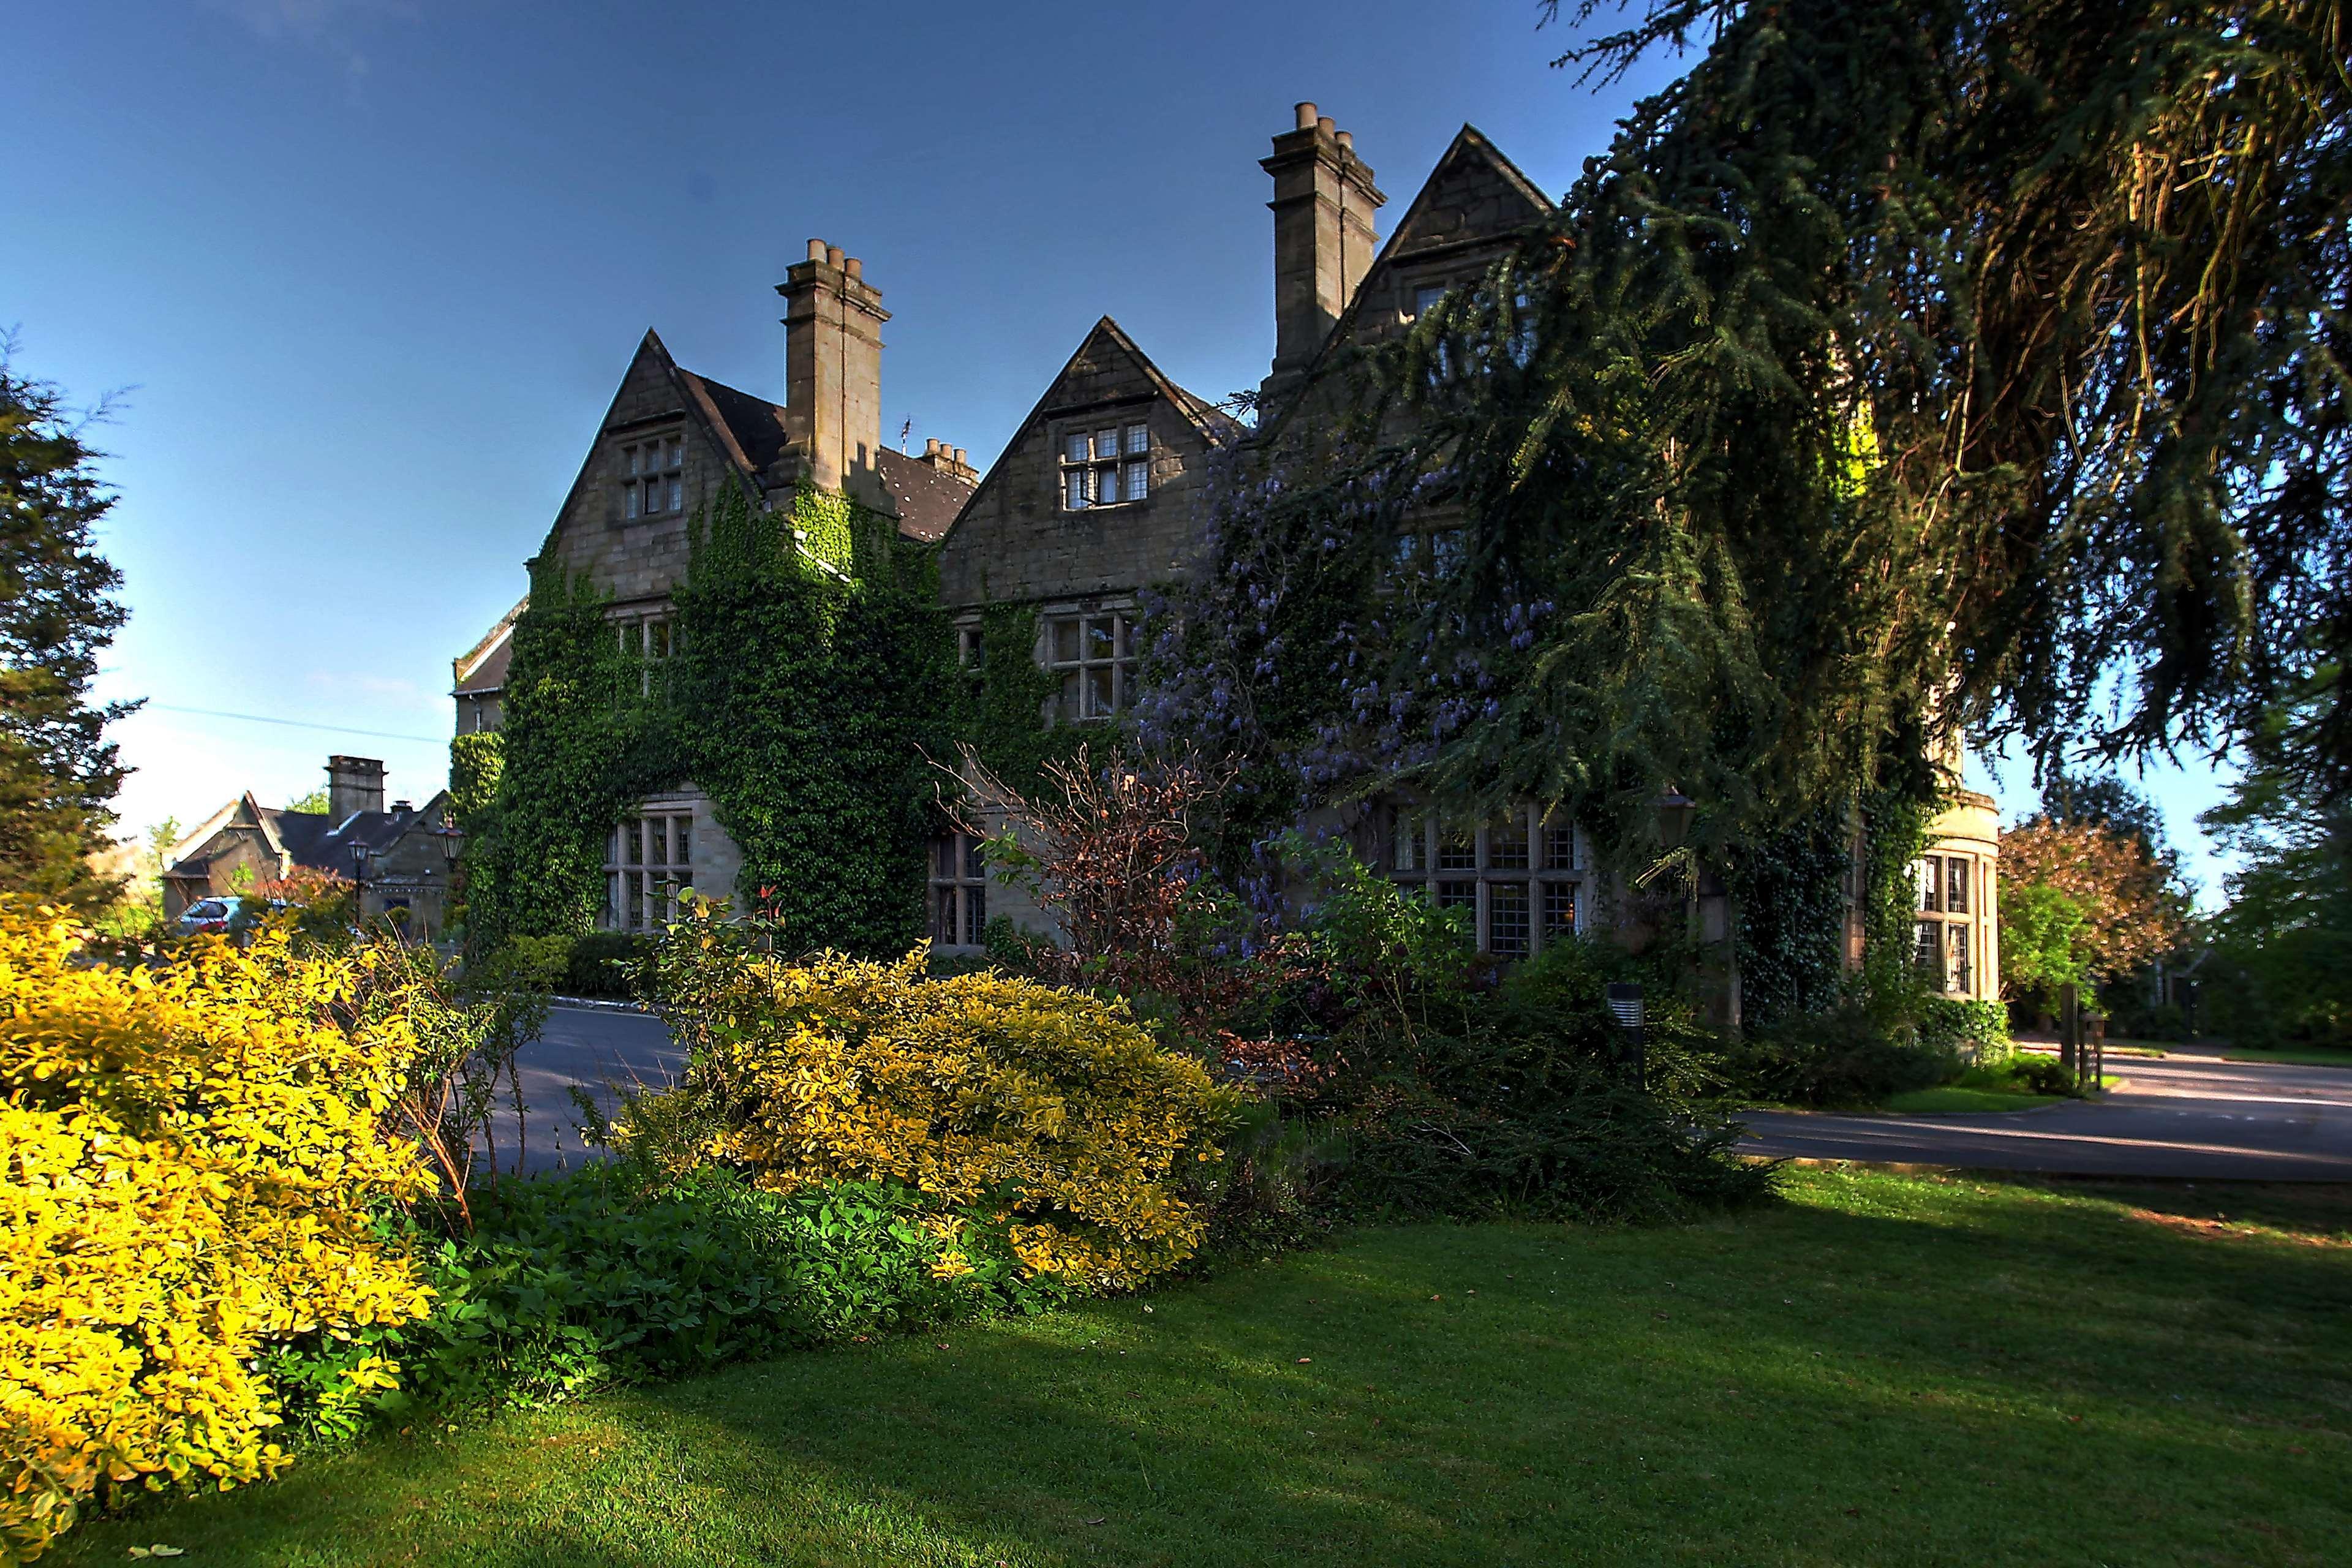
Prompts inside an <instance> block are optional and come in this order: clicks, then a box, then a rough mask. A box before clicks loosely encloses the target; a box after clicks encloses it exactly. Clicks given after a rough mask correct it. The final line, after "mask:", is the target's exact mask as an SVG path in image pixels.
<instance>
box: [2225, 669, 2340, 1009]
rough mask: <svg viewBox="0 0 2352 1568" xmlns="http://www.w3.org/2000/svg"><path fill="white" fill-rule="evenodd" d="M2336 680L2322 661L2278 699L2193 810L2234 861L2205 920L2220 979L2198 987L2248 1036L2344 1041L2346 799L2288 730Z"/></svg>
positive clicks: (2298, 727)
mask: <svg viewBox="0 0 2352 1568" xmlns="http://www.w3.org/2000/svg"><path fill="white" fill-rule="evenodd" d="M2339 689H2340V676H2339V672H2338V671H2337V670H2336V668H2326V669H2323V670H2320V671H2317V672H2315V676H2314V678H2313V679H2312V680H2311V681H2309V682H2308V683H2306V685H2305V687H2304V688H2303V689H2301V690H2299V691H2296V692H2294V693H2292V694H2290V695H2289V696H2288V697H2286V698H2285V699H2283V700H2281V701H2280V702H2279V704H2278V705H2277V707H2276V708H2275V709H2274V710H2273V712H2272V714H2271V715H2270V718H2269V721H2268V722H2267V723H2266V724H2265V725H2264V726H2263V728H2262V729H2261V730H2260V731H2256V733H2255V734H2254V735H2253V736H2252V738H2251V740H2250V741H2249V742H2248V744H2247V753H2248V757H2247V762H2248V765H2247V768H2246V771H2245V773H2244V776H2243V777H2242V779H2241V780H2240V781H2239V783H2238V784H2237V785H2236V786H2235V787H2234V788H2233V789H2232V790H2231V796H2230V799H2229V800H2228V801H2226V802H2225V803H2223V804H2222V805H2219V806H2216V807H2214V808H2213V809H2212V810H2211V811H2209V812H2207V813H2205V814H2204V816H2201V817H2200V818H2199V819H2198V820H2199V821H2200V823H2201V824H2203V826H2205V827H2206V829H2207V830H2208V831H2210V832H2211V833H2212V834H2213V835H2214V836H2215V837H2217V838H2219V839H2220V840H2221V844H2222V846H2223V847H2224V848H2226V849H2228V850H2229V851H2231V853H2232V854H2234V855H2235V856H2236V857H2237V858H2238V861H2239V867H2238V869H2236V870H2234V871H2232V872H2231V873H2230V874H2229V876H2228V877H2227V878H2225V879H2224V886H2225V887H2226V889H2227V890H2228V892H2229V897H2230V902H2229V904H2228V906H2227V907H2226V908H2225V909H2223V910H2222V911H2221V914H2219V915H2218V916H2216V917H2215V918H2214V919H2213V920H2212V921H2211V922H2210V931H2211V934H2212V936H2213V938H2214V943H2215V946H2216V948H2217V949H2218V950H2219V953H2220V956H2221V959H2222V960H2223V962H2222V963H2221V965H2219V966H2217V967H2218V968H2219V969H2220V970H2221V973H2222V976H2223V978H2222V979H2221V983H2220V984H2216V985H2213V986H2210V987H2209V988H2208V994H2209V995H2210V996H2212V997H2213V999H2214V1000H2215V1002H2216V1003H2217V1004H2218V1005H2219V1008H2218V1010H2219V1011H2220V1012H2221V1015H2222V1016H2220V1017H2219V1018H2217V1020H2216V1022H2218V1023H2220V1024H2221V1026H2222V1027H2224V1028H2226V1029H2229V1030H2231V1032H2232V1033H2234V1034H2236V1035H2238V1036H2240V1037H2242V1038H2244V1039H2247V1040H2249V1041H2259V1040H2263V1039H2284V1040H2305V1041H2312V1042H2315V1043H2320V1044H2326V1045H2338V1046H2342V1045H2352V800H2347V797H2346V795H2344V794H2343V792H2342V791H2340V790H2337V789H2336V788H2334V787H2333V784H2332V781H2331V780H2329V779H2328V777H2327V776H2326V770H2325V769H2324V768H2322V767H2321V766H2319V765H2318V764H2317V763H2316V762H2315V759H2314V758H2313V757H2312V755H2311V753H2310V751H2309V750H2308V748H2307V747H2305V746H2304V745H2302V744H2301V743H2299V742H2298V740H2297V739H2296V737H2297V735H2298V732H2299V731H2307V730H2308V729H2309V728H2310V727H2311V726H2313V725H2314V724H2315V722H2316V721H2315V716H2314V714H2313V713H2312V711H2311V710H2314V709H2316V708H2320V707H2323V706H2325V705H2327V704H2330V703H2333V702H2335V701H2336V700H2339V699H2338V691H2339Z"/></svg>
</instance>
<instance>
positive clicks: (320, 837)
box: [164, 789, 449, 878]
mask: <svg viewBox="0 0 2352 1568" xmlns="http://www.w3.org/2000/svg"><path fill="white" fill-rule="evenodd" d="M448 804H449V792H448V791H447V790H446V789H445V790H441V791H438V792H436V794H435V795H434V796H433V798H432V799H430V800H428V801H426V802H425V804H424V805H421V806H411V807H410V808H409V809H408V810H406V811H354V812H350V813H347V814H345V815H344V816H340V817H338V816H333V815H331V814H330V813H327V812H323V811H288V810H285V809H283V808H282V807H278V806H274V805H262V804H261V803H260V802H258V801H257V800H255V799H254V798H253V794H252V792H251V791H249V790H248V791H247V792H246V793H245V794H244V795H239V796H238V797H237V798H236V799H235V800H233V801H230V802H229V803H228V804H227V805H224V806H222V807H221V808H220V809H219V810H218V811H216V812H215V813H213V814H212V816H208V817H206V818H205V821H204V823H203V824H202V825H201V826H198V827H197V828H196V830H195V831H194V832H193V833H191V834H189V835H188V836H187V837H184V838H183V839H181V840H180V842H179V843H178V844H176V845H174V846H173V848H172V853H171V855H170V858H169V864H168V865H167V866H166V868H165V870H164V875H165V876H175V877H182V878H195V877H198V876H201V875H203V874H204V873H205V869H206V862H207V861H208V860H209V859H210V858H211V857H210V847H211V846H212V845H213V843H214V842H215V840H216V839H218V838H219V837H220V836H221V835H222V834H223V833H226V832H230V831H233V830H237V829H242V830H243V831H245V832H247V833H252V834H257V835H259V837H260V838H261V840H262V842H263V843H264V844H265V845H266V846H268V849H269V851H270V853H271V854H272V855H274V856H276V857H277V858H278V859H279V860H281V861H291V862H292V863H293V864H295V865H297V866H309V867H311V868H314V869H317V870H320V871H332V872H334V873H335V874H336V875H338V876H349V875H350V874H351V869H352V845H354V844H363V845H365V846H366V847H367V848H368V852H369V853H370V854H372V855H380V854H382V853H383V852H384V851H385V850H388V849H390V848H391V847H393V846H394V844H397V843H398V842H400V840H401V839H402V838H404V837H406V836H407V835H408V834H409V833H411V832H413V831H415V829H416V828H418V827H420V826H421V827H424V828H425V829H427V830H428V831H432V830H437V829H438V828H439V826H440V824H441V819H442V817H443V816H444V815H446V812H447V810H448Z"/></svg>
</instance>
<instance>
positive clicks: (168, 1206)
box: [0, 898, 430, 1562]
mask: <svg viewBox="0 0 2352 1568" xmlns="http://www.w3.org/2000/svg"><path fill="white" fill-rule="evenodd" d="M353 984H354V975H353V960H352V957H351V956H350V955H348V954H345V955H334V954H328V953H323V952H315V951H310V952H305V951H298V950H297V949H296V948H295V947H294V946H293V945H292V944H291V942H290V939H289V935H288V934H287V933H286V932H285V931H264V932H262V933H261V934H259V935H258V936H257V938H256V939H255V941H254V942H253V944H252V946H251V947H250V948H248V949H245V950H241V951H240V950H238V949H236V948H232V947H229V946H227V945H226V944H224V943H220V942H202V943H199V944H196V945H195V946H194V948H193V949H192V950H190V952H188V953H186V954H185V955H184V956H183V957H182V958H180V959H179V960H178V961H177V962H175V963H172V964H170V965H168V966H164V967H160V968H154V969H128V970H125V969H116V968H110V967H107V966H103V965H97V964H90V963H87V961H86V959H85V956H84V955H83V954H82V953H81V952H80V951H79V947H78V945H77V942H76V940H75V938H74V936H73V934H72V925H71V921H70V919H69V917H68V915H67V914H66V913H65V912H64V911H62V910H51V909H35V908H32V907H30V906H28V905H26V904H25V903H24V902H22V901H20V900H9V899H5V898H0V1167H4V1168H5V1173H6V1179H5V1182H0V1561H16V1562H21V1561H28V1560H30V1559H31V1558H33V1557H36V1556H37V1555H39V1554H40V1552H42V1551H43V1549H44V1548H45V1547H46V1546H47V1543H48V1542H50V1541H51V1540H52V1539H54V1538H55V1537H56V1536H57V1535H58V1532H59V1531H63V1530H65V1529H66V1528H67V1527H68V1525H70V1524H71V1523H72V1521H73V1519H74V1516H75V1513H76V1511H77V1510H78V1509H79V1506H80V1505H81V1503H82V1502H83V1500H86V1499H88V1498H89V1497H91V1496H92V1495H93V1494H94V1493H97V1492H99V1491H100V1490H102V1489H109V1488H113V1487H121V1486H125V1485H129V1484H131V1483H134V1482H137V1483H142V1484H144V1485H146V1486H148V1487H151V1488H157V1487H163V1486H166V1485H170V1484H173V1483H178V1482H190V1481H205V1482H211V1483H216V1484H218V1485H219V1486H221V1487H223V1488H226V1487H229V1486H232V1485H234V1484H236V1483H237V1482H240V1481H249V1480H254V1479H259V1478H261V1477H265V1476H268V1475H270V1474H272V1473H274V1472H275V1471H276V1470H277V1469H278V1468H280V1467H281V1466H282V1465H283V1464H284V1463H285V1456H284V1454H283V1452H282V1451H281V1449H280V1448H279V1447H278V1445H277V1444H275V1443H272V1442H268V1441H266V1440H265V1439H266V1436H267V1435H268V1432H269V1431H270V1429H271V1428H272V1427H273V1426H276V1425H277V1424H278V1398H277V1395H276V1394H275V1392H274V1390H273V1388H272V1386H271V1384H270V1383H269V1382H268V1379H267V1378H266V1377H265V1376H264V1375H263V1374H261V1373H258V1372H257V1371H256V1370H255V1369H254V1363H256V1361H257V1359H258V1358H259V1357H260V1356H261V1355H262V1354H263V1353H264V1352H265V1351H266V1350H268V1348H269V1347H270V1346H271V1345H272V1344H273V1343H275V1342H279V1341H282V1340H287V1339H290V1338H292V1337H295V1336H299V1335H303V1334H308V1333H315V1332H318V1331H321V1330H324V1331H328V1332H330V1333H332V1332H337V1331H346V1332H348V1331H354V1330H356V1329H358V1328H360V1327H361V1326H362V1325H371V1324H386V1323H394V1322H398V1321H404V1320H407V1319H411V1318H415V1317H416V1316H419V1315H421V1314H422V1313H424V1312H425V1310H426V1306H427V1292H426V1291H425V1289H424V1288H423V1287H422V1286H421V1285H420V1283H419V1280H418V1278H417V1276H416V1274H415V1271H414V1269H413V1268H412V1266H411V1264H410V1262H409V1260H408V1259H407V1258H405V1257H404V1256H403V1255H401V1254H400V1253H399V1252H398V1251H397V1250H396V1249H393V1248H388V1247H385V1246H383V1244H382V1243H381V1242H380V1241H379V1240H377V1239H376V1237H374V1235H373V1231H372V1229H371V1226H370V1220H369V1214H368V1210H369V1208H370V1206H371V1205H373V1203H375V1202H376V1200H380V1199H387V1198H388V1199H395V1200H397V1199H405V1198H409V1197H412V1196H414V1195H416V1194H421V1193H423V1192H424V1191H425V1190H426V1189H427V1188H428V1187H429V1185H430V1182H429V1179H428V1177H427V1176H426V1174H425V1172H424V1170H423V1169H422V1167H421V1166H420V1165H419V1163H418V1160H417V1156H416V1152H415V1149H414V1147H413V1146H411V1145H409V1144H407V1143H406V1142H402V1141H397V1140H391V1139H386V1138H383V1137H381V1136H379V1133H378V1121H379V1118H381V1117H383V1115H384V1114H385V1113H386V1110H387V1108H388V1107H389V1106H390V1105H391V1103H392V1101H393V1099H394V1093H395V1091H396V1089H397V1088H398V1086H399V1084H400V1081H401V1079H402V1077H403V1074H404V1070H405V1066H406V1061H407V1058H408V1057H409V1056H410V1054H411V1052H412V1049H413V1047H414V1040H413V1037H412V1034H411V1032H410V1031H409V1030H408V1028H407V1027H406V1026H405V1025H404V1022H403V1021H402V1020H401V1019H399V1018H398V1017H386V1018H381V1019H378V1020H376V1021H374V1022H372V1023H366V1024H362V1023H360V1022H358V1021H357V1020H358V1015H356V1014H355V1013H353V1012H352V1010H351V1009H350V1002H351V998H352V990H353ZM394 1371H395V1369H394V1367H393V1366H392V1365H391V1364H390V1363H388V1362H386V1361H384V1360H383V1359H382V1358H380V1357H378V1358H368V1359H363V1360H361V1361H358V1362H355V1363H352V1365H350V1366H349V1367H348V1368H347V1369H345V1371H344V1373H342V1375H343V1376H344V1378H345V1379H346V1380H347V1381H348V1382H349V1383H350V1384H352V1385H354V1386H355V1387H368V1386H385V1385H388V1384H390V1383H391V1382H392V1381H393V1378H394Z"/></svg>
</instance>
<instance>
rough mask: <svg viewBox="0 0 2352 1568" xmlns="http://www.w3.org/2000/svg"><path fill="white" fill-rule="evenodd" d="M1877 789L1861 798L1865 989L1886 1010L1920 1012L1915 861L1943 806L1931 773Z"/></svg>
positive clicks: (1922, 1006) (1922, 992) (1922, 990)
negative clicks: (1916, 947)
mask: <svg viewBox="0 0 2352 1568" xmlns="http://www.w3.org/2000/svg"><path fill="white" fill-rule="evenodd" d="M1918 771H1919V773H1920V774H1922V775H1927V776H1922V777H1915V778H1910V779H1906V780H1905V781H1903V782H1901V783H1898V784H1892V785H1890V786H1888V787H1885V788H1881V789H1878V790H1874V791H1873V792H1872V793H1871V794H1870V795H1865V796H1864V800H1863V823H1864V830H1865V834H1864V840H1863V895H1862V897H1863V910H1862V921H1863V958H1862V984H1863V989H1864V993H1865V994H1866V995H1867V996H1868V997H1869V998H1870V1000H1871V1001H1872V1002H1873V1003H1874V1004H1875V1005H1877V1006H1879V1007H1880V1008H1881V1009H1882V1010H1885V1011H1888V1012H1895V1013H1900V1014H1902V1015H1905V1016H1913V1017H1916V1016H1920V1015H1921V1014H1922V1013H1923V1012H1924V1010H1925V1005H1926V998H1927V987H1926V984H1925V982H1924V981H1923V980H1922V979H1921V978H1920V975H1919V970H1918V965H1917V963H1916V962H1915V959H1914V952H1915V949H1914V944H1913V940H1912V938H1913V933H1912V923H1913V921H1914V920H1915V918H1916V911H1917V908H1918V905H1917V901H1916V900H1917V899H1918V884H1917V883H1916V881H1915V880H1914V877H1913V872H1912V866H1913V864H1914V863H1915V862H1916V861H1917V860H1918V858H1919V857H1920V856H1921V855H1923V854H1925V853H1926V852H1927V825H1928V823H1930V822H1931V821H1933V820H1934V819H1935V816H1936V812H1937V808H1938V806H1939V805H1940V800H1939V792H1938V791H1937V788H1936V786H1935V782H1934V779H1933V777H1932V775H1928V774H1927V769H1926V768H1924V767H1922V768H1921V769H1920V770H1918Z"/></svg>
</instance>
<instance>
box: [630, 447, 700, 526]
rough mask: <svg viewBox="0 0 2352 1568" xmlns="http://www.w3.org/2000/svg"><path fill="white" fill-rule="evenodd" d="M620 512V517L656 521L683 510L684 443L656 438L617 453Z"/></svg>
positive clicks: (684, 482)
mask: <svg viewBox="0 0 2352 1568" xmlns="http://www.w3.org/2000/svg"><path fill="white" fill-rule="evenodd" d="M621 460H622V462H623V464H624V465H625V467H624V478H623V479H622V480H621V512H622V515H623V516H624V517H630V518H638V517H660V516H663V515H664V514H666V513H668V512H674V511H683V510H686V442H685V440H684V438H683V437H677V436H657V437H652V438H650V439H647V440H644V441H637V442H634V443H632V444H631V445H629V446H627V447H623V448H622V449H621Z"/></svg>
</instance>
